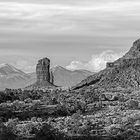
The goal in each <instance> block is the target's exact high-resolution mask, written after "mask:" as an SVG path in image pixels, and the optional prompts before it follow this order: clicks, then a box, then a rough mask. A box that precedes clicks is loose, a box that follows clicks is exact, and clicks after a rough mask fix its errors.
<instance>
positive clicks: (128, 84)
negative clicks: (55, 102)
mask: <svg viewBox="0 0 140 140" xmlns="http://www.w3.org/2000/svg"><path fill="white" fill-rule="evenodd" d="M85 86H92V87H95V88H104V89H108V88H117V87H122V88H132V89H135V88H139V86H140V39H139V40H137V41H135V42H134V43H133V46H132V47H131V49H130V50H129V51H128V52H127V53H126V54H125V55H124V56H123V57H121V58H119V59H118V60H116V61H115V62H112V63H107V67H106V69H104V70H102V71H100V72H98V73H97V74H94V75H92V76H90V77H88V78H87V79H85V80H83V81H82V82H81V83H79V84H77V85H76V86H75V87H73V88H72V89H79V88H83V87H85Z"/></svg>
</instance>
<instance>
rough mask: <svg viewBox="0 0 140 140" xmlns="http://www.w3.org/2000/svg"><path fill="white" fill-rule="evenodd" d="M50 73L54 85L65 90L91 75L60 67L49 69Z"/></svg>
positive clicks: (85, 71)
mask: <svg viewBox="0 0 140 140" xmlns="http://www.w3.org/2000/svg"><path fill="white" fill-rule="evenodd" d="M51 72H52V74H53V80H54V84H55V85H58V86H62V87H66V88H68V87H71V86H74V85H76V84H77V83H79V81H82V80H83V79H85V78H87V77H88V76H89V75H92V74H93V73H92V72H90V71H87V70H75V71H70V70H68V69H65V68H63V67H61V66H55V67H53V68H51Z"/></svg>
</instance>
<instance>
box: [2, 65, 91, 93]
mask: <svg viewBox="0 0 140 140" xmlns="http://www.w3.org/2000/svg"><path fill="white" fill-rule="evenodd" d="M51 74H52V75H53V81H54V84H55V85H57V86H62V87H65V88H68V87H71V86H74V85H76V84H78V83H79V82H80V81H82V80H83V79H85V78H87V77H88V76H89V75H92V74H93V73H92V72H90V71H86V70H75V71H70V70H67V69H65V68H63V67H61V66H55V67H53V68H51ZM35 81H36V73H25V72H23V71H21V70H19V69H17V68H15V67H14V66H12V65H10V64H1V65H0V90H3V89H5V88H12V89H17V88H24V87H26V86H28V85H31V84H33V83H34V82H35Z"/></svg>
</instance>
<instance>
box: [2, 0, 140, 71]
mask: <svg viewBox="0 0 140 140" xmlns="http://www.w3.org/2000/svg"><path fill="white" fill-rule="evenodd" d="M139 37H140V1H139V0H133V1H132V0H98V1H97V0H0V63H10V64H12V65H14V66H16V67H18V68H20V69H22V70H24V71H26V72H32V71H34V69H35V65H36V63H37V60H38V59H39V58H42V57H49V58H50V59H51V65H52V66H54V65H61V66H64V67H66V68H68V69H87V70H91V71H99V70H101V69H103V68H104V67H105V63H106V62H107V61H113V60H115V59H117V58H119V57H121V56H122V55H123V53H124V52H126V51H127V50H128V49H129V48H130V47H131V46H132V42H133V41H134V40H136V39H138V38H139Z"/></svg>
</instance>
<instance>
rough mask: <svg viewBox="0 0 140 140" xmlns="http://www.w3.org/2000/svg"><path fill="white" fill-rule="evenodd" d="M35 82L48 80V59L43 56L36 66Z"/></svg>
mask: <svg viewBox="0 0 140 140" xmlns="http://www.w3.org/2000/svg"><path fill="white" fill-rule="evenodd" d="M36 76H37V82H38V83H41V82H46V81H47V82H50V60H49V59H48V58H43V59H41V60H39V61H38V64H37V66H36Z"/></svg>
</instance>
